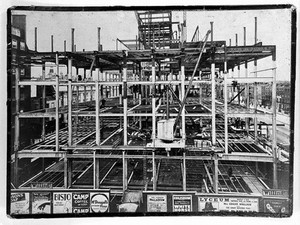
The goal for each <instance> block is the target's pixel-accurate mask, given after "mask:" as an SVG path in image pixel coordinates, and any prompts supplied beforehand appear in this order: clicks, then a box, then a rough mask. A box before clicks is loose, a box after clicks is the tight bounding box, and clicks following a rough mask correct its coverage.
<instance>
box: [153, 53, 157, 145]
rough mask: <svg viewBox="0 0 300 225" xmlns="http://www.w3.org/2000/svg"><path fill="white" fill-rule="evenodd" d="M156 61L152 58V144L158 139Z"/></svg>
mask: <svg viewBox="0 0 300 225" xmlns="http://www.w3.org/2000/svg"><path fill="white" fill-rule="evenodd" d="M155 78H156V77H155V60H154V58H152V142H153V144H154V143H155V139H156V117H155V113H156V112H155V102H156V99H155V94H156V93H155Z"/></svg>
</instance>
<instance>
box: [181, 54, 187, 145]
mask: <svg viewBox="0 0 300 225" xmlns="http://www.w3.org/2000/svg"><path fill="white" fill-rule="evenodd" d="M181 63H183V60H182V61H181ZM184 81H185V73H184V65H181V93H182V94H181V101H182V102H183V101H184V93H185V85H184ZM182 108H183V109H182V112H181V124H182V125H181V127H182V128H181V129H182V139H183V142H184V143H185V139H186V131H185V105H183V107H182Z"/></svg>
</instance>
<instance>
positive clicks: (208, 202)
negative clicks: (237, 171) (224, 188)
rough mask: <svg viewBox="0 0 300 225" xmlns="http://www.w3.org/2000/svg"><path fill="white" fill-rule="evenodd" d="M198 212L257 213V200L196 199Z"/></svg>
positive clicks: (232, 198)
mask: <svg viewBox="0 0 300 225" xmlns="http://www.w3.org/2000/svg"><path fill="white" fill-rule="evenodd" d="M198 210H199V211H200V212H213V211H229V212H258V210H259V200H258V198H235V197H207V196H203V197H202V196H201V197H198Z"/></svg>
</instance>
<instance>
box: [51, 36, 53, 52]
mask: <svg viewBox="0 0 300 225" xmlns="http://www.w3.org/2000/svg"><path fill="white" fill-rule="evenodd" d="M51 52H53V35H51Z"/></svg>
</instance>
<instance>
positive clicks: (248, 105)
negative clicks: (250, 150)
mask: <svg viewBox="0 0 300 225" xmlns="http://www.w3.org/2000/svg"><path fill="white" fill-rule="evenodd" d="M244 46H246V27H244ZM245 77H248V62H247V61H245ZM245 95H246V108H247V110H249V108H250V96H249V83H246V89H245ZM245 122H246V124H245V125H246V132H247V134H248V135H249V122H250V121H249V118H245Z"/></svg>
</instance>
